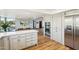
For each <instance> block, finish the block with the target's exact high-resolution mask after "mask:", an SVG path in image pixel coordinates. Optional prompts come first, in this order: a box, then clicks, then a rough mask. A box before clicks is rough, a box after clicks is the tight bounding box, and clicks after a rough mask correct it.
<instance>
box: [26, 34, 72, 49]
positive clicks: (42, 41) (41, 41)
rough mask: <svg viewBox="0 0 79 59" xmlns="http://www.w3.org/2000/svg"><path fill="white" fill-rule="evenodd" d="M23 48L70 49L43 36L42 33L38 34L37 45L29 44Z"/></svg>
mask: <svg viewBox="0 0 79 59" xmlns="http://www.w3.org/2000/svg"><path fill="white" fill-rule="evenodd" d="M25 50H71V49H70V48H69V47H66V46H64V45H62V44H60V43H58V42H56V41H54V40H51V39H49V38H48V37H46V36H45V37H44V36H43V35H38V45H35V46H31V47H29V48H27V49H25Z"/></svg>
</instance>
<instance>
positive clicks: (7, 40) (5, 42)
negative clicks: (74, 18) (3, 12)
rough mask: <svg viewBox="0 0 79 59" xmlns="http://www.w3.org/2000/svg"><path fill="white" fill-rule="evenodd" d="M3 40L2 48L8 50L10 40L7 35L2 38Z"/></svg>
mask: <svg viewBox="0 0 79 59" xmlns="http://www.w3.org/2000/svg"><path fill="white" fill-rule="evenodd" d="M3 41H4V49H6V50H9V49H10V41H9V38H8V37H4V38H3Z"/></svg>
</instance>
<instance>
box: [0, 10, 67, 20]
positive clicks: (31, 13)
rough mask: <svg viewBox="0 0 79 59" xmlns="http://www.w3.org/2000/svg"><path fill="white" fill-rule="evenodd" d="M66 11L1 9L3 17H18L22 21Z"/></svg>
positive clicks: (0, 12)
mask: <svg viewBox="0 0 79 59" xmlns="http://www.w3.org/2000/svg"><path fill="white" fill-rule="evenodd" d="M63 11H66V9H1V10H0V15H1V16H8V17H16V18H20V19H27V18H31V17H32V18H37V17H41V16H45V15H51V14H55V13H58V12H63Z"/></svg>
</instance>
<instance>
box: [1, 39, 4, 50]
mask: <svg viewBox="0 0 79 59" xmlns="http://www.w3.org/2000/svg"><path fill="white" fill-rule="evenodd" d="M3 49H4V41H3V39H2V38H0V50H3Z"/></svg>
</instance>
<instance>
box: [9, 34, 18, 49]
mask: <svg viewBox="0 0 79 59" xmlns="http://www.w3.org/2000/svg"><path fill="white" fill-rule="evenodd" d="M18 38H19V37H18V36H17V35H16V36H11V37H10V38H9V39H10V49H11V50H16V49H19V44H18Z"/></svg>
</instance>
